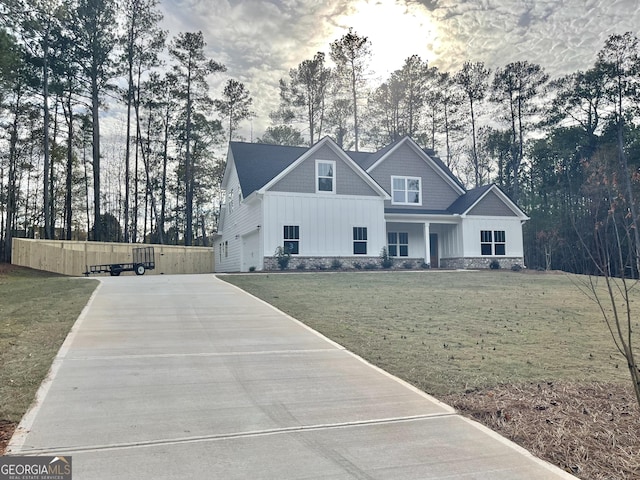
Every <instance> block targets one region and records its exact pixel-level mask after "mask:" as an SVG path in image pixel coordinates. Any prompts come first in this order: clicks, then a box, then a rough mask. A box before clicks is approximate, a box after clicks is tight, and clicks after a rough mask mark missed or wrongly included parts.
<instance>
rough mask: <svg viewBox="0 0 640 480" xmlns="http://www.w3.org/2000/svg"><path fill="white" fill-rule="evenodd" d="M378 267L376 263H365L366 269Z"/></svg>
mask: <svg viewBox="0 0 640 480" xmlns="http://www.w3.org/2000/svg"><path fill="white" fill-rule="evenodd" d="M377 268H378V265H376V264H375V263H365V265H364V269H365V270H376V269H377Z"/></svg>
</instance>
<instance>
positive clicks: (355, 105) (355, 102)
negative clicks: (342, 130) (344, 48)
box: [351, 61, 360, 152]
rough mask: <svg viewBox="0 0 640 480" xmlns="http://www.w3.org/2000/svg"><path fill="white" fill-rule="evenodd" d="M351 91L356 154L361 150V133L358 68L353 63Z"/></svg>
mask: <svg viewBox="0 0 640 480" xmlns="http://www.w3.org/2000/svg"><path fill="white" fill-rule="evenodd" d="M351 89H352V93H353V131H354V134H355V140H356V152H358V151H359V150H358V149H359V148H360V140H359V138H360V137H359V131H358V95H357V92H356V66H355V64H354V63H353V61H352V62H351Z"/></svg>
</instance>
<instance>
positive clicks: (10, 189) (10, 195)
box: [3, 92, 22, 262]
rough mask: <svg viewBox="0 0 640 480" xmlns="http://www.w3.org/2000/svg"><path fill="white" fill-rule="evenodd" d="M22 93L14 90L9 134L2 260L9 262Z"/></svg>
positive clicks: (14, 208) (14, 204)
mask: <svg viewBox="0 0 640 480" xmlns="http://www.w3.org/2000/svg"><path fill="white" fill-rule="evenodd" d="M21 99H22V95H21V93H20V92H16V101H15V104H14V105H15V107H14V108H15V111H14V117H13V124H12V125H11V132H10V134H9V175H8V177H9V178H8V183H7V205H6V210H5V211H6V217H5V237H4V241H5V244H4V259H3V260H4V261H5V262H11V240H12V238H13V232H12V230H13V225H14V218H15V210H16V166H17V161H18V159H17V158H16V157H17V155H18V149H17V146H18V123H19V120H18V117H19V109H20V103H21Z"/></svg>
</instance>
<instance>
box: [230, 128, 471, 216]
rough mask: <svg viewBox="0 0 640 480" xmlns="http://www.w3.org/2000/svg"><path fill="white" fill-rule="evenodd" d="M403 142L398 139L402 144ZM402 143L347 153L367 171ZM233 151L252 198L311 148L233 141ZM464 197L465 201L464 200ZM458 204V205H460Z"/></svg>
mask: <svg viewBox="0 0 640 480" xmlns="http://www.w3.org/2000/svg"><path fill="white" fill-rule="evenodd" d="M399 141H401V140H398V142H399ZM398 142H394V143H392V144H391V145H387V146H386V147H385V148H383V149H381V150H378V151H377V152H374V153H371V152H352V151H348V152H345V153H346V154H347V155H349V157H350V158H351V159H352V160H353V161H354V162H355V163H357V164H358V165H359V166H360V168H362V169H363V170H365V171H366V170H367V168H370V167H371V166H372V165H373V164H374V163H376V162H377V161H378V160H379V159H380V158H382V157H383V156H384V155H385V154H386V153H387V152H388V151H389V150H391V149H392V148H393V147H394V146H395V145H396V144H397V143H398ZM229 148H230V150H231V153H232V155H233V159H234V162H235V165H236V170H237V172H238V178H239V179H240V188H242V194H243V195H244V196H245V197H248V196H249V195H251V194H252V193H253V192H255V191H256V190H259V189H260V188H262V187H263V186H265V185H266V184H267V183H269V182H270V181H271V180H273V179H274V178H275V177H276V176H277V175H278V174H279V173H280V172H282V171H283V170H284V169H285V168H287V167H288V166H289V165H291V164H292V163H293V162H295V161H296V160H297V159H298V158H299V157H300V156H301V155H303V154H304V153H305V152H307V151H308V150H309V147H290V146H284V145H271V144H265V143H246V142H231V143H230V144H229ZM424 152H425V153H426V154H427V155H428V156H429V157H430V158H431V159H432V160H433V161H434V162H435V163H436V164H437V165H438V167H439V168H440V169H442V171H443V172H445V174H446V175H447V176H448V177H449V178H451V180H453V181H454V182H455V183H456V185H458V186H460V188H462V189H464V186H463V185H462V183H460V181H459V180H458V179H457V178H456V176H455V175H454V174H453V173H452V172H451V170H449V168H448V167H447V166H446V165H445V164H444V162H443V161H442V160H440V158H438V157H437V156H436V155H435V152H434V151H433V150H429V149H425V150H424ZM461 198H464V196H463V197H461ZM456 203H457V202H456Z"/></svg>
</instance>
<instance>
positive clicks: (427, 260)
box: [424, 222, 431, 264]
mask: <svg viewBox="0 0 640 480" xmlns="http://www.w3.org/2000/svg"><path fill="white" fill-rule="evenodd" d="M429 226H430V224H429V222H424V249H425V250H424V263H427V264H430V263H431V239H430V235H429V234H430V231H429Z"/></svg>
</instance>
